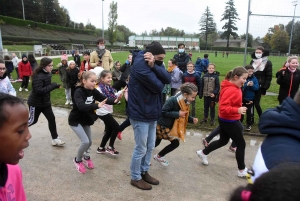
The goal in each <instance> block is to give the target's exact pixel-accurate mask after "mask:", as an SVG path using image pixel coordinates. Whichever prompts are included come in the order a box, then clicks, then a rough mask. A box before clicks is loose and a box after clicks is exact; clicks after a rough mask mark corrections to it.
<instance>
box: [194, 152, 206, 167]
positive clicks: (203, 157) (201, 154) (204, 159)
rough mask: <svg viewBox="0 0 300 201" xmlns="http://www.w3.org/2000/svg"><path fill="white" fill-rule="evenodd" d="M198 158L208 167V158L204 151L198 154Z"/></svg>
mask: <svg viewBox="0 0 300 201" xmlns="http://www.w3.org/2000/svg"><path fill="white" fill-rule="evenodd" d="M196 153H197V155H198V157H199V158H200V159H201V161H202V164H203V165H208V161H207V156H206V155H205V154H204V153H203V152H202V150H199V151H197V152H196Z"/></svg>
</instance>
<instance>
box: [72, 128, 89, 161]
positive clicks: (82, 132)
mask: <svg viewBox="0 0 300 201" xmlns="http://www.w3.org/2000/svg"><path fill="white" fill-rule="evenodd" d="M88 127H89V126H88ZM71 129H72V130H73V131H74V133H75V134H76V135H77V136H78V137H79V139H80V141H81V144H80V147H79V149H78V151H77V156H76V162H81V161H82V157H83V153H84V152H85V151H86V150H87V149H88V148H89V147H90V145H91V141H90V139H91V132H90V131H91V130H90V129H88V128H87V126H85V128H84V127H82V126H81V125H80V124H78V126H71ZM86 131H88V133H86Z"/></svg>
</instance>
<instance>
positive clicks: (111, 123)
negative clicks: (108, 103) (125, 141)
mask: <svg viewBox="0 0 300 201" xmlns="http://www.w3.org/2000/svg"><path fill="white" fill-rule="evenodd" d="M98 117H99V118H100V119H101V120H102V121H103V122H104V124H105V134H104V136H103V138H102V141H101V143H100V147H102V148H104V147H105V145H106V143H107V141H108V140H109V139H110V141H109V146H110V147H114V144H115V140H116V138H117V135H118V132H119V131H120V128H119V123H118V122H117V121H116V120H115V119H114V118H113V116H112V115H111V114H106V115H104V116H98Z"/></svg>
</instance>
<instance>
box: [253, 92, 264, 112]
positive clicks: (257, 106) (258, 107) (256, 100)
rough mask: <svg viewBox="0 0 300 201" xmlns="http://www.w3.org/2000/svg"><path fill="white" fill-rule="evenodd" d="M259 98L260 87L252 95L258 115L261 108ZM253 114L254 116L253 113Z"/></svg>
mask: <svg viewBox="0 0 300 201" xmlns="http://www.w3.org/2000/svg"><path fill="white" fill-rule="evenodd" d="M260 98H261V89H259V90H257V91H256V92H255V97H254V100H253V103H254V106H255V108H256V111H257V114H258V116H259V117H260V115H261V113H262V109H261V107H260ZM253 112H254V110H253ZM253 116H254V113H253Z"/></svg>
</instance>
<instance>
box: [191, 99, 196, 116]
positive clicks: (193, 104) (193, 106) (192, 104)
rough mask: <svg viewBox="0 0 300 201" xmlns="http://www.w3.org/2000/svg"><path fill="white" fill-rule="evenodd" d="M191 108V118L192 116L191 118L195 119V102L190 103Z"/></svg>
mask: <svg viewBox="0 0 300 201" xmlns="http://www.w3.org/2000/svg"><path fill="white" fill-rule="evenodd" d="M191 106H192V109H191V116H192V117H196V112H195V110H196V101H192V102H191Z"/></svg>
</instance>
